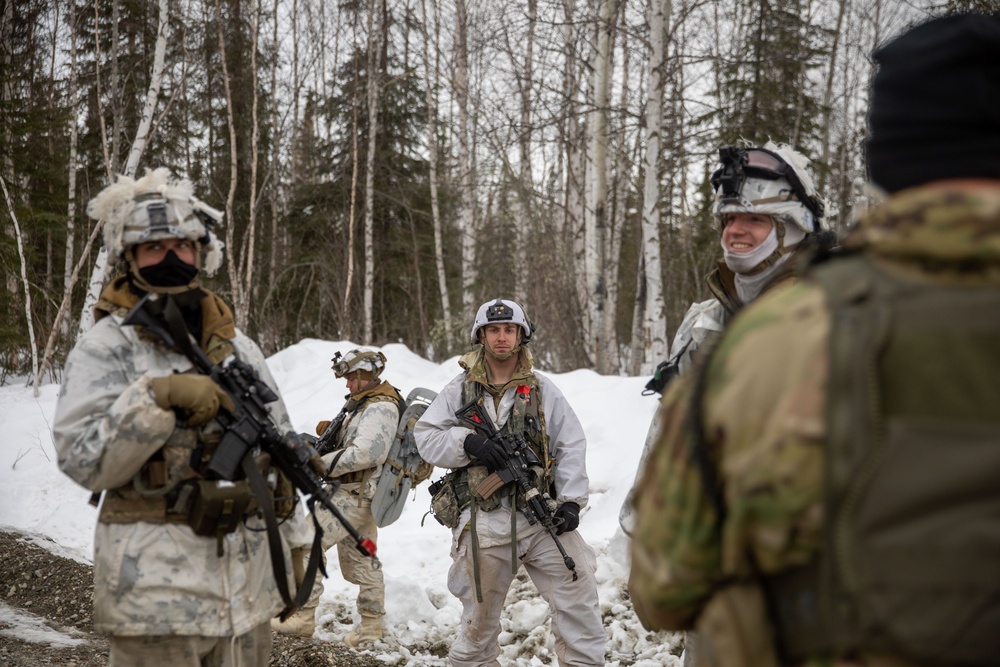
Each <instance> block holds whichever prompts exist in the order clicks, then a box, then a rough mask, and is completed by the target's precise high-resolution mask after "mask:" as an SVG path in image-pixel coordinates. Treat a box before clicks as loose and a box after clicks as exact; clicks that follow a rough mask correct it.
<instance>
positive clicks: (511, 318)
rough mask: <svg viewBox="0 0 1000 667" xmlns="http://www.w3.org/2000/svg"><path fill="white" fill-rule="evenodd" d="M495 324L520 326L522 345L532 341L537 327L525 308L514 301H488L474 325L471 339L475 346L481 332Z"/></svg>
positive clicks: (479, 312)
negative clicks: (503, 323) (525, 311)
mask: <svg viewBox="0 0 1000 667" xmlns="http://www.w3.org/2000/svg"><path fill="white" fill-rule="evenodd" d="M493 322H513V323H514V324H518V325H520V326H521V330H522V331H523V335H522V336H521V342H522V343H527V342H528V341H530V340H531V334H532V332H533V331H534V330H535V325H533V324H532V323H531V321H530V320H529V319H528V316H527V315H525V314H524V308H521V306H520V305H519V304H517V303H516V302H514V301H509V300H507V299H499V298H498V299H495V300H493V301H487V302H486V303H484V304H483V305H481V306H479V310H478V311H477V312H476V321H475V322H473V324H472V334H471V338H472V342H473V344H475V343H478V342H479V338H478V335H479V330H480V329H482V328H483V327H484V326H486V325H487V324H491V323H493Z"/></svg>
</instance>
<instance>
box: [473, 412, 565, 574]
mask: <svg viewBox="0 0 1000 667" xmlns="http://www.w3.org/2000/svg"><path fill="white" fill-rule="evenodd" d="M455 416H456V417H458V418H459V419H460V420H462V421H463V422H465V423H466V424H467V425H469V426H471V427H472V428H473V429H477V430H480V431H482V432H483V433H485V434H486V437H488V438H489V439H490V440H492V441H493V442H495V443H497V444H498V445H500V446H501V447H502V448H503V450H504V453H505V454H506V455H507V462H506V464H505V465H504V467H503V468H501V469H499V470H497V471H495V472H494V473H493V474H491V475H490V476H489V477H487V478H486V479H484V480H483V481H482V482H481V483H480V484H479V486H477V487H476V493H478V494H479V495H480V496H481V497H482V498H489V497H490V496H492V495H493V494H494V493H496V492H497V491H498V490H500V489H502V488H503V487H505V486H507V485H508V484H512V483H513V484H514V485H516V487H517V490H518V491H520V492H521V493H523V494H524V507H523V508H521V513H522V514H523V515H524V518H526V519H527V520H528V523H529V524H531V525H532V526H533V525H535V524H536V523H541V524H542V526H543V527H544V528H545V530H546V531H548V533H549V537H551V538H552V541H553V542H555V543H556V547H557V548H558V549H559V553H560V554H561V555H562V559H563V563H565V565H566V568H567V569H568V570H569V571H570V572H572V573H573V581H576V579H577V576H576V563H575V562H573V558H572V557H570V555H569V554H568V553H566V549H565V548H564V547H563V545H562V542H560V541H559V537H557V536H556V528H558V527H559V525H560V520H558V519H556V518H555V517H554V516H553V512H554V510H555V501H553V500H552V498H550V497H549V495H548V494H547V493H546V494H542V493H541V492H539V490H538V488H537V487H536V486H535V482H534V480H533V479H532V475H531V473H530V469H531V467H532V466H541V465H542V463H541V461H539V460H538V457H537V456H535V453H534V452H533V451H531V447H530V446H528V443H527V441H526V440H525V439H524V434H522V433H501V432H500V431H499V430H497V428H496V427H494V426H493V420H492V419H490V416H489V415H488V414H486V411H485V410H484V409H483V406H482V403H480V402H479V399H473V400H472V401H469V403H468V404H467V405H465V406H463V407H461V408H459V409H458V411H457V412H456V413H455ZM515 505H516V503H515Z"/></svg>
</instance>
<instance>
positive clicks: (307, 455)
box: [123, 292, 375, 583]
mask: <svg viewBox="0 0 1000 667" xmlns="http://www.w3.org/2000/svg"><path fill="white" fill-rule="evenodd" d="M123 324H126V325H138V326H141V327H142V328H143V331H144V332H145V333H147V334H150V335H152V336H154V337H155V338H157V339H159V340H160V341H161V342H162V343H163V344H164V345H166V346H167V347H169V348H172V349H175V350H177V351H179V352H180V353H182V354H183V355H184V356H186V357H187V358H188V359H190V360H191V363H193V364H194V366H195V369H197V370H198V372H200V373H202V374H204V375H208V376H209V377H211V378H212V379H213V380H214V381H215V382H216V383H217V384H218V385H219V386H220V387H222V389H223V390H224V391H225V392H226V393H227V394H229V396H230V398H232V399H233V405H235V406H236V407H235V409H234V410H233V412H232V414H229V413H228V412H226V411H224V410H220V411H219V413H218V414H217V415H216V420H217V421H219V423H220V424H222V426H223V427H224V428H225V432H224V433H223V436H222V440H220V441H219V444H218V445H217V446H216V447H215V451H214V452H213V453H212V457H211V459H210V460H209V462H208V465H207V467H206V472H207V473H208V475H209V476H211V477H215V478H217V479H221V480H230V481H231V480H233V479H234V478H235V477H236V476H237V472H238V470H239V469H241V468H242V469H243V470H244V472H245V473H246V474H247V479H248V481H249V482H250V484H251V486H253V484H254V481H255V479H257V480H260V479H261V477H260V475H259V473H255V471H256V466H255V465H254V463H253V456H252V455H251V453H252V451H253V449H254V448H255V447H256V446H258V445H259V446H260V448H261V449H262V450H263V451H265V452H267V453H268V454H269V455H270V457H271V462H272V463H273V464H274V465H275V466H277V467H278V469H280V470H281V472H283V473H284V474H285V476H286V477H288V479H289V480H290V481H291V482H292V484H293V485H294V486H295V488H297V489H298V490H300V491H301V492H302V493H303V494H305V495H307V496H309V499H308V501H307V502H308V504H309V507H310V509H312V508H313V506H314V504H315V503H316V502H319V503H320V504H321V505H323V507H325V508H326V509H328V510H329V511H330V513H331V514H333V516H334V517H335V518H336V519H337V521H339V522H340V524H341V525H342V526H343V527H344V528H345V529H346V530H347V532H348V534H349V535H350V536H351V538H352V539H353V540H354V545H355V547H356V548H357V550H358V551H360V552H361V553H362V554H364V555H365V556H369V557H371V558H375V543H374V542H372V541H371V540H370V539H369V538H367V537H364V536H362V535H361V534H360V533H359V532H358V531H357V529H356V528H355V527H354V526H352V525H351V523H350V522H349V521H347V519H346V518H344V515H343V514H341V512H340V510H338V509H337V506H336V505H334V503H333V493H334V491H336V489H337V484H336V483H331V482H327V481H326V480H324V479H323V478H322V477H320V475H319V474H318V473H317V472H316V471H315V470H314V469H313V468H312V467H311V465H310V459H311V458H312V455H313V454H314V450H313V448H312V447H310V446H309V445H308V444H306V443H304V442H303V441H302V439H301V438H299V437H298V435H296V434H295V433H294V432H288V433H286V434H284V435H282V434H281V433H280V432H279V431H278V428H277V426H275V424H274V421H273V420H272V419H271V415H270V413H269V412H268V411H267V404H268V403H273V402H274V401H276V400H278V396H277V395H276V394H275V393H274V391H272V390H271V388H270V387H269V386H267V383H265V382H264V381H263V380H261V379H260V376H259V375H258V374H257V371H256V370H255V369H254V368H253V366H251V365H250V364H248V363H247V362H245V361H243V360H241V359H238V358H234V359H232V360H230V362H229V363H228V364H226V366H225V367H220V366H217V365H216V364H214V363H212V360H211V359H209V358H208V356H207V355H206V354H205V353H204V352H203V351H202V349H201V348H200V347H198V346H197V345H196V344H193V343H192V341H191V335H190V334H189V333H188V331H187V328H186V327H185V325H184V322H183V318H182V316H181V313H180V308H179V307H178V306H177V303H176V302H175V301H174V299H173V297H171V296H169V295H168V296H162V295H157V294H154V293H152V292H150V293H148V294H146V295H145V296H144V297H143V298H142V299H141V300H140V301H139V303H137V304H136V305H135V307H133V308H132V310H131V311H129V313H128V315H126V317H125V320H124V322H123ZM248 455H249V456H248ZM257 491H258V489H257V488H255V489H254V492H255V493H257ZM258 495H259V494H258ZM260 502H261V504H264V501H263V499H261V501H260ZM265 518H267V515H266V513H265ZM272 518H273V517H272ZM316 528H317V530H319V526H318V525H317V526H316ZM318 537H319V535H317V540H318ZM278 554H279V556H280V554H281V552H280V551H279V552H278ZM273 557H274V554H272V560H273ZM282 559H283V557H282ZM279 583H280V582H279Z"/></svg>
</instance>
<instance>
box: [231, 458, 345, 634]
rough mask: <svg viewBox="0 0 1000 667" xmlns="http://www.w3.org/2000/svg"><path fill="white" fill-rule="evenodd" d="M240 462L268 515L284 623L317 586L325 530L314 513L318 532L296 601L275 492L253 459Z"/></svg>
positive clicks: (273, 567)
mask: <svg viewBox="0 0 1000 667" xmlns="http://www.w3.org/2000/svg"><path fill="white" fill-rule="evenodd" d="M240 463H241V465H242V467H243V472H244V474H246V477H247V482H248V483H249V484H250V488H251V490H253V493H254V495H255V496H256V497H257V504H258V505H259V506H260V510H261V514H263V515H264V524H265V525H266V526H267V548H268V551H270V553H271V570H272V571H273V572H274V580H275V583H276V584H277V586H278V592H279V593H280V594H281V601H282V602H284V603H285V608H284V609H283V610H282V611H281V620H285V619H286V618H288V617H289V616H290V615H291V614H292V612H294V611H295V610H296V609H298V608H299V607H301V606H302V605H303V604H305V603H306V601H307V600H308V599H309V595H310V594H311V593H312V587H313V583H314V582H315V580H316V570H317V568H318V567H319V561H320V559H321V558H322V547H321V545H320V541H321V538H322V536H323V530H322V529H321V528H320V527H319V524H317V523H316V516H315V513H313V524H314V525H315V527H316V532H315V537H314V538H313V545H312V549H311V550H310V553H309V564H308V565H307V566H306V571H305V574H304V576H303V577H302V583H301V584H300V585H299V587H298V590H297V591H296V593H295V598H294V599H292V596H291V594H290V592H289V590H288V570H287V569H286V568H285V552H284V550H283V549H282V544H281V537H280V533H279V532H278V530H279V529H278V519H277V517H275V515H274V506H273V505H272V502H271V493H270V490H269V489H268V486H267V482H265V481H264V476H263V475H261V473H260V470H259V469H258V468H257V466H256V465H255V464H254V461H253V459H252V458H251V457H249V456H245V457H243V460H242V461H241V462H240ZM324 574H325V572H324Z"/></svg>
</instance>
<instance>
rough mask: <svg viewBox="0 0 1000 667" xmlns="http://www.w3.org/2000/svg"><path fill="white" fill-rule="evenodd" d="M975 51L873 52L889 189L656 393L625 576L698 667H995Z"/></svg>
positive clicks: (988, 41)
mask: <svg viewBox="0 0 1000 667" xmlns="http://www.w3.org/2000/svg"><path fill="white" fill-rule="evenodd" d="M998 48H1000V19H998V18H996V17H987V16H977V15H959V16H951V17H945V18H940V19H936V20H934V21H931V22H929V23H927V24H925V25H922V26H918V27H917V28H914V29H913V30H911V31H910V32H909V33H907V34H905V35H903V36H902V37H899V38H897V39H896V40H894V41H892V42H890V43H889V44H888V45H887V46H885V47H883V48H882V49H881V50H880V51H879V52H877V53H876V62H877V63H878V64H879V65H880V69H879V72H878V74H877V76H876V78H875V81H874V87H873V97H872V113H871V115H870V117H869V122H870V124H871V130H872V131H871V137H870V139H869V143H868V146H867V149H868V161H869V167H870V169H871V176H872V180H873V182H874V183H875V184H876V185H878V186H881V187H882V188H884V189H885V190H887V191H888V192H889V193H891V197H890V198H889V199H888V201H886V202H885V203H884V204H882V205H881V206H879V207H878V208H876V209H874V210H872V211H870V212H869V213H868V214H867V215H865V216H864V217H863V218H862V219H861V220H859V222H858V223H857V225H856V227H855V228H854V229H853V230H852V231H851V232H850V234H849V235H848V236H847V237H846V238H845V240H844V252H843V253H842V254H844V255H845V256H843V257H834V258H833V259H831V260H829V261H827V262H824V263H821V264H819V265H818V266H816V267H815V268H814V269H812V270H811V271H810V272H809V274H807V276H806V277H805V278H804V279H803V280H802V281H800V282H798V283H796V284H795V285H793V286H791V287H790V288H788V289H787V290H783V291H781V292H779V293H775V294H772V295H768V296H766V297H763V298H761V299H760V300H758V301H757V302H755V303H754V304H753V305H752V306H751V307H749V308H748V309H746V310H745V311H744V312H743V313H742V314H741V315H740V316H739V317H737V318H736V319H735V320H734V322H733V323H732V324H731V325H730V327H729V328H728V329H727V331H726V332H725V333H724V334H723V336H722V338H721V340H720V342H719V344H718V345H717V347H716V348H715V349H714V351H713V352H712V354H711V356H710V357H709V358H708V360H707V362H706V363H705V365H704V367H703V368H696V369H695V371H694V372H692V373H690V374H688V375H686V376H683V377H681V378H680V379H679V380H678V381H676V382H675V383H674V384H673V386H672V387H670V389H669V391H668V392H667V395H666V396H664V399H663V404H662V407H661V412H660V418H661V420H662V423H663V428H662V430H661V433H660V434H659V438H658V441H657V442H656V444H655V446H654V449H653V451H652V453H651V455H650V458H649V461H648V464H647V467H646V470H645V473H644V475H643V477H642V480H641V482H640V484H639V487H638V493H637V509H636V525H635V532H634V536H633V537H634V541H633V551H632V572H631V576H630V582H629V585H630V591H631V594H632V599H633V602H634V604H635V609H636V612H637V613H638V614H639V617H640V618H641V619H642V621H643V623H644V625H646V626H647V627H649V628H655V629H672V630H681V629H691V628H696V629H697V630H698V634H699V637H700V643H699V647H700V649H701V650H700V651H699V664H704V665H760V666H764V665H766V666H773V665H779V664H782V665H785V664H788V665H790V664H795V665H807V666H813V665H815V666H819V665H843V666H847V665H872V666H890V665H891V666H894V667H903V666H908V665H926V664H968V665H987V664H993V663H995V660H996V656H997V654H998V651H1000V643H998V641H997V638H996V633H995V624H996V619H997V618H998V617H1000V603H998V602H997V601H998V600H1000V590H998V588H1000V586H998V585H997V584H996V583H995V577H992V575H991V574H990V572H992V571H993V570H994V569H995V563H996V559H997V558H998V557H1000V539H998V538H997V537H996V535H998V534H1000V525H998V524H997V520H996V513H995V511H994V510H993V509H991V508H995V506H996V503H997V501H998V496H997V493H998V491H997V489H998V488H1000V487H998V486H997V484H996V476H995V472H992V473H988V474H985V475H984V474H983V471H986V470H990V471H995V470H996V465H997V461H996V456H995V455H994V454H993V452H995V450H996V447H995V445H996V442H997V438H998V437H1000V422H998V418H997V411H996V401H997V400H998V398H1000V397H998V393H1000V392H998V389H997V386H996V377H998V376H1000V349H998V347H997V345H996V336H997V334H998V330H1000V323H998V322H997V321H996V320H997V318H996V317H995V316H994V313H995V312H996V310H997V304H1000V161H998V160H997V157H996V156H997V155H998V154H1000V153H998V152H997V149H998V146H997V141H998V137H1000V115H998V114H997V112H996V106H995V104H994V103H992V102H988V100H994V99H996V98H997V96H1000V80H998V79H997V77H996V69H995V65H994V64H993V60H992V58H993V54H995V53H996V51H997V49H998ZM955 128H970V129H967V130H965V129H963V130H962V131H953V130H954V129H955ZM972 128H974V129H972ZM978 304H990V305H989V306H988V307H983V306H980V305H978ZM886 314H888V315H886ZM946 314H947V315H946ZM977 443H978V445H977ZM956 619H958V621H957V622H956Z"/></svg>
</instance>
